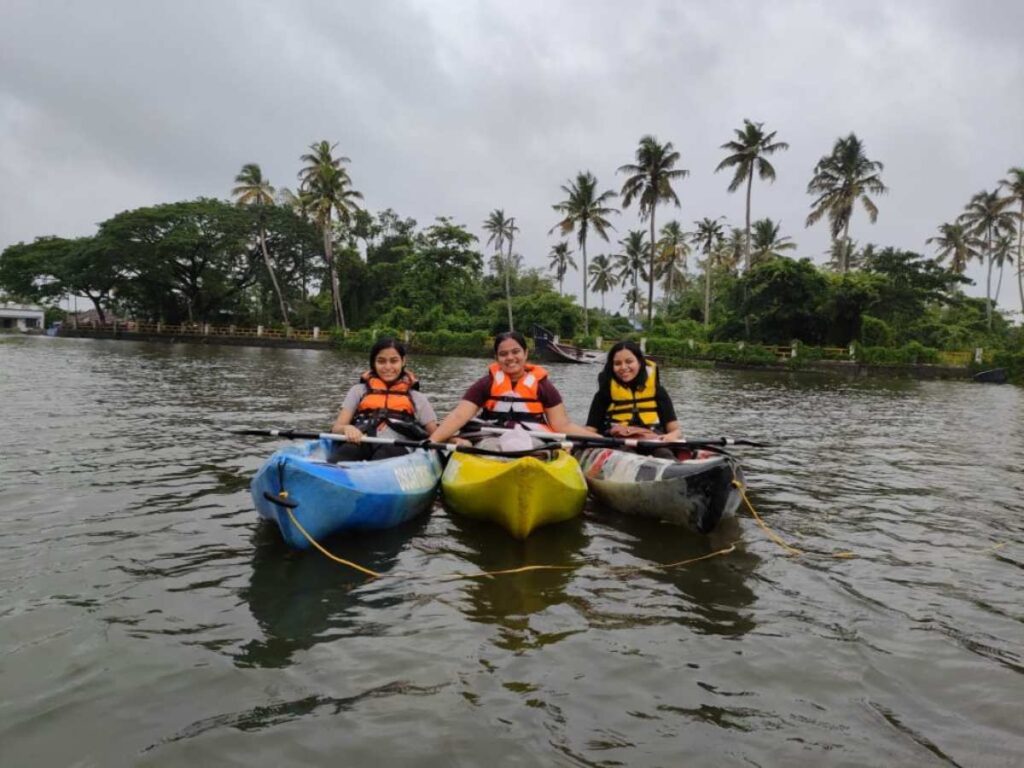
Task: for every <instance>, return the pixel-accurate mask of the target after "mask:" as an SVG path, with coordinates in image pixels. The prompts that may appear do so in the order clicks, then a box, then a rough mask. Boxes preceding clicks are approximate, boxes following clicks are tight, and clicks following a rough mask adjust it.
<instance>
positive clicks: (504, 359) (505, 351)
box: [495, 339, 526, 381]
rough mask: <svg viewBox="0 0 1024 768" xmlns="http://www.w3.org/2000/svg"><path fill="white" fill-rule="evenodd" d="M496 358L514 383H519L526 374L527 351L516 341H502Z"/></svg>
mask: <svg viewBox="0 0 1024 768" xmlns="http://www.w3.org/2000/svg"><path fill="white" fill-rule="evenodd" d="M495 358H496V359H497V361H498V365H500V366H501V370H502V371H504V372H505V375H506V376H508V377H509V378H510V379H512V380H513V381H518V380H519V379H520V378H521V377H522V375H523V374H524V373H526V367H525V366H526V350H525V349H523V347H522V346H521V345H520V344H519V342H518V341H516V340H515V339H505V340H504V341H502V342H501V343H500V344H499V345H498V351H497V353H496V354H495Z"/></svg>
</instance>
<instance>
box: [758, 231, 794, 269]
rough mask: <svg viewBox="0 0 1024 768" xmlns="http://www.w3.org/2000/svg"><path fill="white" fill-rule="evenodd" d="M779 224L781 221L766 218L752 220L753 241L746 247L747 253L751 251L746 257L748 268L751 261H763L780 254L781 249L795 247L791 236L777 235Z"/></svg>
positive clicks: (790, 249)
mask: <svg viewBox="0 0 1024 768" xmlns="http://www.w3.org/2000/svg"><path fill="white" fill-rule="evenodd" d="M781 226H782V224H781V223H777V222H774V221H772V220H771V219H767V218H765V219H758V220H757V221H755V222H754V232H753V239H754V241H753V243H751V244H750V245H749V246H748V247H747V253H748V254H751V253H752V255H751V256H749V257H748V261H747V267H748V269H749V267H750V265H751V262H752V261H764V260H765V259H770V258H772V257H773V256H782V255H783V254H782V251H792V250H794V249H795V248H796V243H794V242H793V239H792V238H791V237H788V236H781V237H780V236H779V228H780V227H781Z"/></svg>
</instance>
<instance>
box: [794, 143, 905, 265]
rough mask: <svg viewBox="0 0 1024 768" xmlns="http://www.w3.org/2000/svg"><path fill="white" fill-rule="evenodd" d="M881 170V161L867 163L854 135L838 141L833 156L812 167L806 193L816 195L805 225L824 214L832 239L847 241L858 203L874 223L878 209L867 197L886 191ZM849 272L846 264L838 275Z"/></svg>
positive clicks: (810, 223) (826, 157) (815, 220)
mask: <svg viewBox="0 0 1024 768" xmlns="http://www.w3.org/2000/svg"><path fill="white" fill-rule="evenodd" d="M882 169H883V166H882V164H881V163H880V162H877V161H875V160H869V159H868V157H867V155H865V154H864V144H863V143H862V142H861V140H860V139H858V138H857V136H856V135H855V134H853V133H851V134H850V135H849V136H847V137H846V138H840V139H837V140H836V143H835V145H834V146H833V147H832V153H831V154H829V155H825V156H824V157H822V158H821V159H820V160H819V161H818V164H817V165H816V166H815V167H814V176H813V177H812V178H811V181H810V183H809V184H808V185H807V193H808V194H810V195H817V196H818V197H817V198H815V200H814V202H813V203H811V212H810V214H809V215H808V216H807V226H808V227H809V226H811V225H812V224H814V223H816V222H817V221H818V220H819V219H821V218H822V217H823V216H826V215H827V216H828V220H829V225H830V231H831V234H832V239H833V240H837V239H838V238H839V234H840V233H842V235H843V240H849V238H850V219H851V218H852V217H853V207H854V205H855V204H856V203H857V201H858V200H859V201H860V203H861V205H862V206H863V207H864V210H866V211H867V212H868V218H869V219H870V220H871V223H872V224H874V223H875V221H877V220H878V206H876V205H875V203H874V201H873V200H872V199H871V198H870V197H868V194H869V193H870V194H873V195H882V194H885V193H886V192H888V191H889V190H888V188H887V187H886V186H885V184H883V183H882V178H881V176H880V175H879V174H881V172H882ZM848 269H849V265H848V264H841V265H840V271H841V272H846V271H847V270H848Z"/></svg>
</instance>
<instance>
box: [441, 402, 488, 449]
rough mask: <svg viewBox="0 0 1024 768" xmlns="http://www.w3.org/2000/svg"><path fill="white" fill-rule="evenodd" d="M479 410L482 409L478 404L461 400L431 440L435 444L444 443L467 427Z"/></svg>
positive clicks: (443, 420) (442, 421) (444, 419)
mask: <svg viewBox="0 0 1024 768" xmlns="http://www.w3.org/2000/svg"><path fill="white" fill-rule="evenodd" d="M479 410H480V408H479V407H478V406H477V405H476V403H471V402H470V401H469V400H460V401H459V404H458V405H457V406H455V410H453V411H452V412H451V413H449V414H448V415H447V416H445V417H444V418H443V419H442V420H441V423H440V424H439V425H438V426H437V429H435V430H434V431H433V432H432V433H431V435H430V439H431V440H433V441H434V442H435V443H443V442H444V441H445V440H448V439H449V438H450V437H451V436H452V435H454V434H455V433H456V432H458V431H459V430H460V429H462V428H463V427H464V426H466V423H467V422H468V421H469V420H470V419H472V418H473V417H474V416H476V412H477V411H479Z"/></svg>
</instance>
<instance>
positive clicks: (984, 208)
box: [957, 191, 1016, 330]
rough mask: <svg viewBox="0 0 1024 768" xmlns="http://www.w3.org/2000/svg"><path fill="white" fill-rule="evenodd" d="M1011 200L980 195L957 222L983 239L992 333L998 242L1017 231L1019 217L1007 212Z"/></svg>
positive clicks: (988, 312) (991, 195) (992, 195)
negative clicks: (1015, 225)
mask: <svg viewBox="0 0 1024 768" xmlns="http://www.w3.org/2000/svg"><path fill="white" fill-rule="evenodd" d="M1010 202H1011V199H1010V198H1001V197H999V193H998V191H993V192H984V191H982V192H978V193H977V194H976V195H974V197H972V198H971V201H970V202H969V203H968V204H967V207H966V208H965V210H964V212H963V213H962V214H960V217H959V218H958V219H957V221H959V222H961V223H963V224H966V225H967V226H968V228H969V229H970V231H971V233H972V234H974V235H977V236H979V237H982V238H983V242H984V244H985V246H984V250H985V260H986V261H987V262H988V270H986V278H985V308H986V311H985V317H986V320H987V323H988V328H989V330H992V267H993V266H994V265H995V248H994V246H995V242H996V241H997V240H998V239H999V238H1000V237H1002V236H1004V235H1008V234H1010V233H1012V232H1013V231H1014V219H1015V218H1016V214H1014V213H1012V212H1010V211H1009V210H1007V208H1008V207H1009V205H1010Z"/></svg>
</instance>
